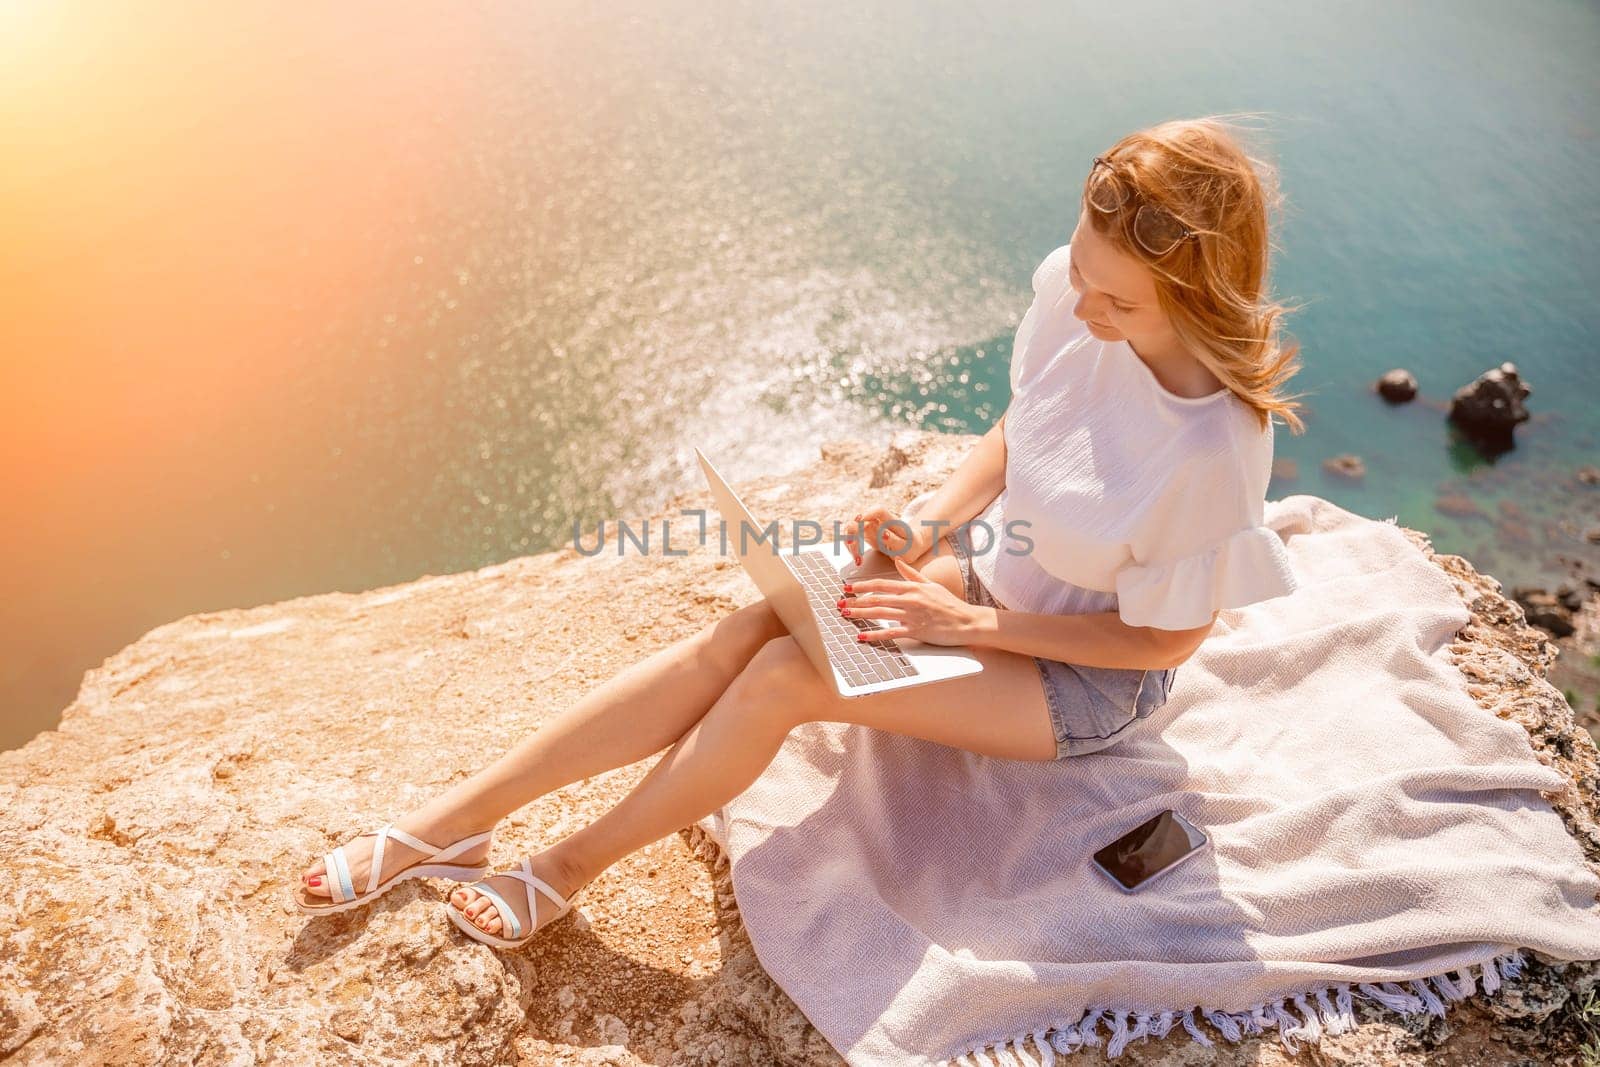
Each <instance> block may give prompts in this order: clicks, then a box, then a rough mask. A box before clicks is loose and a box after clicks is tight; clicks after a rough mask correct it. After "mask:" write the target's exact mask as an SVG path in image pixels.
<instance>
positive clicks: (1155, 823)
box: [1094, 808, 1211, 893]
mask: <svg viewBox="0 0 1600 1067" xmlns="http://www.w3.org/2000/svg"><path fill="white" fill-rule="evenodd" d="M1210 840H1211V839H1210V838H1208V837H1207V836H1206V835H1205V834H1204V833H1202V832H1201V831H1200V829H1199V827H1197V826H1195V825H1194V823H1192V822H1190V821H1189V820H1188V819H1185V818H1184V817H1183V816H1182V815H1179V814H1178V813H1177V812H1175V811H1173V810H1171V809H1170V808H1169V809H1167V810H1166V811H1163V812H1159V813H1158V814H1156V815H1154V816H1152V817H1151V818H1149V819H1146V820H1145V821H1144V822H1142V823H1140V824H1139V825H1138V826H1135V827H1134V828H1133V829H1132V830H1129V831H1128V832H1127V833H1125V834H1123V835H1122V836H1121V837H1119V838H1117V839H1116V840H1115V841H1113V842H1111V844H1109V845H1107V846H1106V847H1105V848H1102V849H1101V850H1100V851H1098V852H1096V853H1095V854H1094V865H1095V866H1096V867H1099V868H1100V869H1101V870H1102V871H1104V872H1105V874H1106V877H1108V878H1110V879H1111V880H1112V881H1113V882H1115V883H1116V885H1117V888H1118V889H1121V890H1122V891H1123V892H1125V893H1132V892H1134V891H1135V890H1138V889H1142V888H1143V887H1145V886H1147V885H1149V884H1150V882H1151V881H1152V880H1153V879H1155V878H1156V877H1157V876H1159V875H1162V874H1165V873H1166V872H1168V871H1170V870H1172V868H1174V867H1176V866H1177V865H1178V864H1180V863H1182V862H1183V861H1184V860H1186V859H1188V858H1189V857H1190V856H1192V855H1194V854H1195V853H1196V852H1198V851H1200V849H1201V847H1202V846H1204V845H1205V844H1206V843H1207V842H1209V841H1210Z"/></svg>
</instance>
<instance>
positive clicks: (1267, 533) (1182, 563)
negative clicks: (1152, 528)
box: [1116, 526, 1299, 630]
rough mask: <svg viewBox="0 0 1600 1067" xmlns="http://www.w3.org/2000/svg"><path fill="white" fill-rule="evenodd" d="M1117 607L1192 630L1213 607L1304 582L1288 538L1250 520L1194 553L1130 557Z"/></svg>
mask: <svg viewBox="0 0 1600 1067" xmlns="http://www.w3.org/2000/svg"><path fill="white" fill-rule="evenodd" d="M1116 584H1117V611H1118V614H1119V615H1120V616H1121V618H1122V621H1123V622H1125V623H1127V624H1128V625H1129V626H1153V627H1156V628H1158V629H1162V630H1188V629H1192V628H1193V627H1196V626H1204V625H1205V624H1206V623H1208V622H1210V621H1211V613H1212V612H1214V611H1221V610H1222V609H1224V608H1242V607H1244V606H1245V605H1247V604H1254V603H1256V602H1257V601H1261V600H1271V599H1272V598H1274V597H1280V596H1286V595H1288V594H1289V593H1292V592H1294V591H1295V589H1296V588H1298V587H1299V582H1298V580H1297V579H1296V578H1295V575H1294V570H1293V568H1292V567H1291V566H1290V563H1289V553H1288V552H1287V551H1286V550H1285V549H1284V547H1283V541H1282V539H1281V538H1279V537H1278V535H1277V534H1276V533H1275V532H1274V531H1273V530H1271V529H1270V528H1268V527H1266V526H1249V527H1246V528H1244V529H1242V530H1239V531H1238V532H1236V533H1233V534H1231V535H1229V536H1227V537H1225V538H1223V539H1222V540H1221V541H1218V542H1216V543H1214V544H1212V545H1210V546H1209V547H1207V548H1205V549H1203V550H1202V551H1200V552H1196V553H1194V554H1193V555H1189V556H1182V557H1179V558H1177V559H1173V560H1169V561H1167V562H1150V563H1137V562H1135V563H1129V564H1127V565H1125V566H1123V567H1122V569H1121V570H1119V571H1117V573H1116Z"/></svg>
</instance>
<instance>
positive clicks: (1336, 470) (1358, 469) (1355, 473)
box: [1322, 452, 1367, 482]
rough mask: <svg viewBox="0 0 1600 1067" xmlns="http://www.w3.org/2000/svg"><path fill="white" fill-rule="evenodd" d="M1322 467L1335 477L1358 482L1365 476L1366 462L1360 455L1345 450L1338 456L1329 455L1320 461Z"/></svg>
mask: <svg viewBox="0 0 1600 1067" xmlns="http://www.w3.org/2000/svg"><path fill="white" fill-rule="evenodd" d="M1322 469H1323V470H1325V471H1327V472H1328V473H1329V474H1331V475H1333V476H1334V477H1337V478H1344V479H1346V480H1348V481H1352V482H1359V481H1360V480H1361V479H1362V478H1365V477H1366V476H1367V464H1366V462H1365V461H1363V460H1362V458H1361V457H1360V456H1357V455H1354V454H1353V453H1350V452H1346V453H1343V454H1342V455H1338V456H1329V457H1328V458H1327V459H1325V460H1323V461H1322Z"/></svg>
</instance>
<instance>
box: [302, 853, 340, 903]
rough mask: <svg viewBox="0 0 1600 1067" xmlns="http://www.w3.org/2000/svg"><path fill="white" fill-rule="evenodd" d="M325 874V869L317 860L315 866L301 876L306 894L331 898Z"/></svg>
mask: <svg viewBox="0 0 1600 1067" xmlns="http://www.w3.org/2000/svg"><path fill="white" fill-rule="evenodd" d="M327 873H328V872H327V868H326V867H324V866H323V864H322V862H321V861H320V860H319V861H317V863H316V865H315V866H313V867H312V868H311V869H310V870H308V871H306V873H305V874H303V875H301V876H300V877H301V880H302V881H303V882H304V883H305V887H306V892H308V893H310V894H311V895H312V896H322V897H328V896H332V895H333V894H332V893H331V892H330V891H329V889H328V879H327Z"/></svg>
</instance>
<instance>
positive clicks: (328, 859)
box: [322, 845, 356, 904]
mask: <svg viewBox="0 0 1600 1067" xmlns="http://www.w3.org/2000/svg"><path fill="white" fill-rule="evenodd" d="M322 866H323V869H324V870H325V871H326V872H327V874H328V893H329V895H331V896H332V897H333V902H334V903H335V904H343V903H344V902H345V901H347V900H354V899H355V895H356V890H355V886H354V885H353V884H352V883H351V881H350V860H349V859H348V858H347V857H346V856H345V854H344V846H343V845H340V846H339V847H338V848H336V849H334V850H333V851H332V852H330V853H328V854H327V855H326V856H324V857H322Z"/></svg>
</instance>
